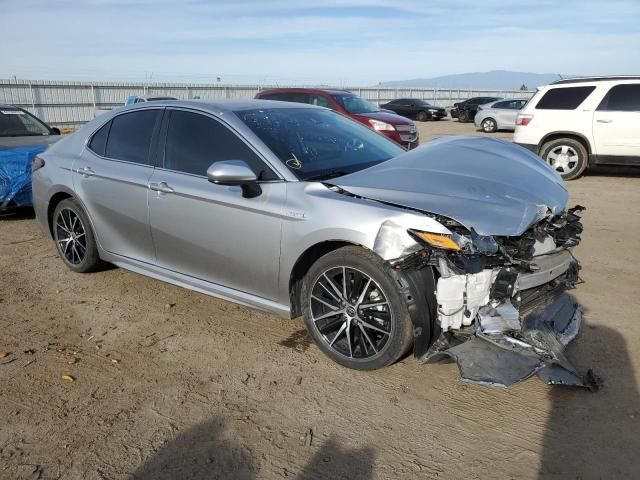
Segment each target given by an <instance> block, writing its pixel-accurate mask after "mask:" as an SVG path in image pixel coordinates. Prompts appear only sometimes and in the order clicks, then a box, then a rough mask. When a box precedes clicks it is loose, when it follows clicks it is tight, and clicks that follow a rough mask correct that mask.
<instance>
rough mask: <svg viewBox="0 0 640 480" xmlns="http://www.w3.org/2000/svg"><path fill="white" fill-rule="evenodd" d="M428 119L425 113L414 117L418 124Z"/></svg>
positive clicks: (419, 113)
mask: <svg viewBox="0 0 640 480" xmlns="http://www.w3.org/2000/svg"><path fill="white" fill-rule="evenodd" d="M428 118H429V115H427V112H418V115H417V116H416V119H417V120H418V121H419V122H426V121H427V119H428Z"/></svg>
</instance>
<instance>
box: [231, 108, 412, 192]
mask: <svg viewBox="0 0 640 480" xmlns="http://www.w3.org/2000/svg"><path fill="white" fill-rule="evenodd" d="M236 115H238V117H240V119H241V120H242V121H243V122H244V123H245V124H247V126H248V127H249V128H250V129H251V130H252V131H253V132H254V133H255V134H256V135H257V136H258V137H259V138H260V140H262V141H263V142H264V143H265V144H266V145H267V147H269V149H270V150H271V151H272V152H273V153H274V154H275V155H276V156H277V157H278V158H279V159H280V160H281V161H282V162H283V163H284V164H285V165H286V166H287V167H288V168H289V170H291V172H293V174H294V175H295V176H296V177H297V178H298V179H300V180H323V179H328V178H332V177H336V176H341V175H346V174H348V173H352V172H356V171H358V170H362V169H364V168H368V167H370V166H372V165H375V164H377V163H380V162H384V161H385V160H388V159H390V158H391V157H395V156H397V155H399V154H401V153H402V152H404V149H403V148H402V147H400V146H398V145H396V144H395V143H394V142H392V141H391V140H388V139H387V138H386V137H384V136H382V135H380V134H378V133H376V132H374V131H373V130H370V129H368V128H367V127H365V126H363V125H361V124H359V123H358V122H355V121H354V120H350V119H349V118H346V117H344V116H343V115H341V114H339V113H336V112H333V111H330V110H320V109H318V110H316V109H311V108H277V109H276V108H274V109H259V110H242V111H238V112H236Z"/></svg>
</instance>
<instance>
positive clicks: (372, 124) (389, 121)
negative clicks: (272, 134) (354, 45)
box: [256, 88, 418, 149]
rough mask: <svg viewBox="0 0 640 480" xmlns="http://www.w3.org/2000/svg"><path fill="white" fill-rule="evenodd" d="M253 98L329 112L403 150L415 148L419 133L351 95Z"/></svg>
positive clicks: (302, 91) (291, 93)
mask: <svg viewBox="0 0 640 480" xmlns="http://www.w3.org/2000/svg"><path fill="white" fill-rule="evenodd" d="M256 98H259V99H262V100H280V101H282V102H296V103H308V104H311V105H317V106H320V107H326V108H330V109H332V110H335V111H337V112H340V113H341V114H343V115H345V116H347V117H349V118H352V119H353V120H356V121H358V122H360V123H362V124H364V125H366V126H367V127H369V128H371V129H372V130H375V131H376V132H378V133H381V134H383V135H384V136H386V137H388V138H390V139H391V140H393V141H395V142H396V143H399V144H400V145H402V146H403V147H405V148H408V149H412V148H415V147H417V146H418V129H417V128H416V126H415V125H414V123H413V122H412V121H411V120H408V119H407V118H404V117H401V116H400V115H397V114H395V113H393V112H391V111H383V110H382V109H380V108H379V107H376V106H375V105H374V104H372V103H371V102H368V101H366V100H364V99H363V98H360V97H359V96H358V95H356V94H354V93H352V92H348V91H345V90H319V89H311V88H272V89H269V90H263V91H262V92H260V93H258V94H257V95H256Z"/></svg>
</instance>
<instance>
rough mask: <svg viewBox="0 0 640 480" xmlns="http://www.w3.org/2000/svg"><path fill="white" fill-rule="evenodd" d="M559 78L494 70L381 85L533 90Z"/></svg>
mask: <svg viewBox="0 0 640 480" xmlns="http://www.w3.org/2000/svg"><path fill="white" fill-rule="evenodd" d="M559 78H560V77H559V76H558V74H557V73H530V72H510V71H508V70H492V71H490V72H472V73H460V74H457V75H444V76H442V77H433V78H415V79H413V80H394V81H389V82H382V83H381V84H380V85H381V86H384V87H433V88H435V87H439V88H465V89H472V88H474V89H478V90H518V89H519V88H520V87H521V86H522V85H526V86H527V87H528V88H529V89H530V90H533V89H535V88H536V87H539V86H541V85H547V84H548V83H551V82H553V81H554V80H558V79H559Z"/></svg>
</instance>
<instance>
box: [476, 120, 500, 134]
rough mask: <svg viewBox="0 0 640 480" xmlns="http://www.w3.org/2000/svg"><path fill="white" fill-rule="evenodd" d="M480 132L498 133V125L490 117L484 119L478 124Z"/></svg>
mask: <svg viewBox="0 0 640 480" xmlns="http://www.w3.org/2000/svg"><path fill="white" fill-rule="evenodd" d="M480 126H481V127H482V131H483V132H485V133H494V132H497V131H498V123H497V122H496V121H495V120H494V119H493V118H491V117H489V118H485V119H484V120H482V123H481V124H480Z"/></svg>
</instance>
